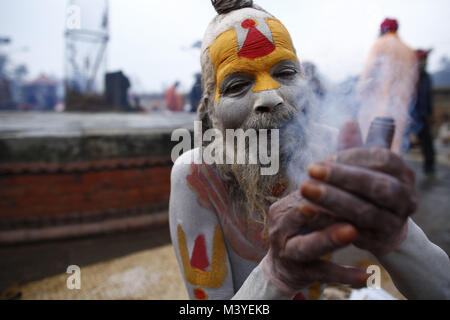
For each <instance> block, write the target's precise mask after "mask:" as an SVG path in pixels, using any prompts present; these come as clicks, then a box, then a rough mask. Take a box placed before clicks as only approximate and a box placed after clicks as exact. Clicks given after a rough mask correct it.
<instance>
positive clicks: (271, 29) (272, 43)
mask: <svg viewBox="0 0 450 320" xmlns="http://www.w3.org/2000/svg"><path fill="white" fill-rule="evenodd" d="M276 51H278V52H276ZM282 52H283V53H287V54H288V55H289V56H294V57H293V58H294V60H297V57H296V56H295V52H294V47H293V45H292V40H291V38H290V35H289V32H288V31H287V30H286V28H285V27H284V26H283V24H282V23H281V22H280V21H279V20H277V19H274V18H243V19H241V20H238V21H236V23H235V24H234V25H233V27H232V28H231V29H228V30H226V31H224V32H223V33H221V34H220V35H219V36H218V37H217V38H216V39H215V40H214V42H213V43H212V44H211V45H210V47H209V53H210V56H211V61H212V63H213V65H214V68H215V70H216V72H217V71H218V69H219V68H220V66H221V65H222V64H224V63H227V62H231V61H232V60H237V59H244V60H243V62H245V61H246V62H251V61H248V60H257V61H258V62H262V61H263V60H269V59H264V58H265V57H268V56H270V55H271V54H272V55H273V53H278V54H277V56H279V55H280V53H282Z"/></svg>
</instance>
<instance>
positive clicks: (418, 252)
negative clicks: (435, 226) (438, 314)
mask: <svg viewBox="0 0 450 320" xmlns="http://www.w3.org/2000/svg"><path fill="white" fill-rule="evenodd" d="M378 259H379V261H380V262H381V264H382V265H383V267H384V268H385V269H386V270H387V271H388V272H389V274H390V275H391V277H392V280H393V281H394V284H395V285H396V287H397V288H398V289H399V290H400V292H401V293H402V294H403V295H404V296H405V297H406V298H408V299H450V260H449V257H448V255H447V254H446V253H445V252H444V251H443V250H442V249H441V248H439V247H438V246H436V245H435V244H433V243H432V242H431V241H430V240H429V239H428V238H427V236H426V235H425V233H424V232H423V231H422V230H421V229H420V228H419V227H418V226H417V225H416V224H415V223H414V222H413V221H412V219H408V234H407V237H406V239H405V240H404V241H403V243H402V244H401V245H400V246H399V247H398V248H397V249H396V250H394V251H392V252H390V253H389V254H387V255H385V256H382V257H378Z"/></svg>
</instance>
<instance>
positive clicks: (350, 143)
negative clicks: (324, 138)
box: [337, 119, 363, 151]
mask: <svg viewBox="0 0 450 320" xmlns="http://www.w3.org/2000/svg"><path fill="white" fill-rule="evenodd" d="M362 145H363V141H362V134H361V129H360V128H359V124H358V122H357V121H356V120H354V119H350V120H347V121H346V122H345V123H344V124H343V125H342V127H341V130H339V136H338V141H337V151H341V150H345V149H351V148H357V147H362Z"/></svg>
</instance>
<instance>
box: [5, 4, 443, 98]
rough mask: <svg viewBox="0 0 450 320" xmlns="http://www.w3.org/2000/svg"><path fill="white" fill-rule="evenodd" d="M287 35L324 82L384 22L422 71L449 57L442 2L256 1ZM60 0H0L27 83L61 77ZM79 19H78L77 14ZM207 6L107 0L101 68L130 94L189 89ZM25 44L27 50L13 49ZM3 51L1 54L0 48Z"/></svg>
mask: <svg viewBox="0 0 450 320" xmlns="http://www.w3.org/2000/svg"><path fill="white" fill-rule="evenodd" d="M255 2H256V3H258V4H259V5H261V6H262V7H263V8H265V9H266V10H267V11H269V12H271V13H272V14H273V15H275V16H276V17H277V18H279V19H280V20H281V21H282V22H283V23H284V24H285V26H286V27H287V29H288V30H289V31H290V33H291V36H292V38H293V41H294V44H295V46H296V48H297V51H298V54H299V58H300V60H301V61H305V60H308V61H313V62H314V63H316V65H317V66H318V68H319V71H320V72H321V73H322V74H323V75H325V76H326V77H328V78H329V79H330V80H331V81H340V80H344V79H346V78H347V77H348V76H352V75H357V74H358V73H359V72H360V70H361V69H362V67H363V65H364V61H365V59H366V57H367V54H368V51H369V49H370V46H371V45H372V43H373V42H374V40H375V39H376V38H377V35H378V28H379V25H380V23H381V21H382V20H383V19H384V18H385V17H394V18H397V19H398V20H399V23H400V30H399V35H400V36H401V38H402V39H403V40H404V41H405V42H406V43H407V44H409V45H410V46H411V47H414V48H416V47H421V48H431V47H432V48H433V49H434V51H433V53H432V55H431V57H430V63H429V70H431V71H434V70H437V69H438V68H439V60H440V58H441V57H442V56H444V55H447V56H450V33H449V31H450V28H449V27H450V1H448V0H365V1H361V0H320V1H317V0H315V1H313V0H303V1H301V0H281V1H274V0H256V1H255ZM66 5H67V1H63V0H33V1H31V0H13V1H11V0H0V36H10V37H11V38H12V39H13V43H12V44H11V45H10V46H9V48H8V49H7V50H8V51H10V52H14V53H15V54H14V55H12V58H13V59H12V60H13V62H14V63H26V64H27V65H28V68H29V70H30V73H31V75H30V76H31V77H35V76H37V75H38V74H39V73H41V72H45V73H48V74H52V75H55V76H57V77H62V76H63V72H64V68H63V66H64V38H63V33H64V25H65V11H66ZM82 15H83V13H82ZM214 15H215V11H214V9H213V8H212V6H211V4H210V0H172V1H167V0H110V35H111V40H110V43H109V47H108V55H107V67H108V70H110V71H114V70H118V69H121V70H123V71H124V72H125V73H126V74H127V75H129V76H130V78H131V81H132V84H133V89H134V90H135V91H137V92H142V91H157V90H160V89H161V88H162V87H163V86H164V85H170V84H171V83H172V82H174V81H175V80H176V79H179V80H181V82H182V89H184V90H188V89H189V88H190V86H191V84H192V83H193V74H194V73H195V72H198V71H199V70H200V63H199V50H198V49H186V48H188V47H189V46H190V45H191V44H192V43H194V42H195V41H197V40H200V39H201V38H202V37H203V33H204V31H205V29H206V26H207V25H208V23H209V21H210V20H211V19H212V18H213V17H214ZM24 46H27V47H28V48H29V50H28V51H27V52H24V51H21V50H20V49H21V48H22V47H24ZM3 50H5V49H3Z"/></svg>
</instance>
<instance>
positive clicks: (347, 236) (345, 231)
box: [333, 225, 358, 243]
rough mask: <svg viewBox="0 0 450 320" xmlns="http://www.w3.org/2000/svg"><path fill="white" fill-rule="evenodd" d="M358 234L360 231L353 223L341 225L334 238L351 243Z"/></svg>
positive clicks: (340, 241)
mask: <svg viewBox="0 0 450 320" xmlns="http://www.w3.org/2000/svg"><path fill="white" fill-rule="evenodd" d="M357 235H358V232H357V231H356V229H355V228H354V227H353V226H351V225H345V226H342V227H339V229H337V230H336V231H335V233H334V235H333V236H334V239H335V240H336V241H337V242H339V243H349V242H352V241H353V240H354V239H355V238H356V236H357Z"/></svg>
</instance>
